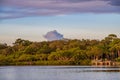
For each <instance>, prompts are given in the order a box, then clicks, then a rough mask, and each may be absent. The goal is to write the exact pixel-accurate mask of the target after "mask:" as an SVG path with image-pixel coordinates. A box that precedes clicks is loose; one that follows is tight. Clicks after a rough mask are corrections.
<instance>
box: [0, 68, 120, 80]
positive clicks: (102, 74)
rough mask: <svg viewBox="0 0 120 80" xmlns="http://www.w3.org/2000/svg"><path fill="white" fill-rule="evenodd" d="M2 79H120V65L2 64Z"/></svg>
mask: <svg viewBox="0 0 120 80" xmlns="http://www.w3.org/2000/svg"><path fill="white" fill-rule="evenodd" d="M0 80H120V67H93V66H1V67H0Z"/></svg>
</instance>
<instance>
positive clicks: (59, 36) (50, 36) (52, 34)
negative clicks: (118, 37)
mask: <svg viewBox="0 0 120 80" xmlns="http://www.w3.org/2000/svg"><path fill="white" fill-rule="evenodd" d="M44 38H46V39H47V40H48V41H53V40H61V39H63V35H62V34H60V33H58V32H57V31H56V30H53V31H50V32H47V34H46V35H44Z"/></svg>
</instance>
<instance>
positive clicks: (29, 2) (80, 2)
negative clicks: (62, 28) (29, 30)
mask: <svg viewBox="0 0 120 80" xmlns="http://www.w3.org/2000/svg"><path fill="white" fill-rule="evenodd" d="M117 1H118V0H116V2H115V0H3V1H2V2H1V3H0V6H1V8H0V10H1V13H0V14H2V15H0V18H1V19H7V18H19V17H28V16H46V15H49V16H50V15H62V14H75V13H120V10H119V9H120V7H119V3H117ZM118 2H119V1H118ZM7 8H9V9H7ZM3 14H4V16H3ZM5 15H6V16H5Z"/></svg>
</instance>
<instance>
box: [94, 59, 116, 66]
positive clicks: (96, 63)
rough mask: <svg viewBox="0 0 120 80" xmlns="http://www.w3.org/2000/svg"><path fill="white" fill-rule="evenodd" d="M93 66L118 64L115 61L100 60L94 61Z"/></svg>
mask: <svg viewBox="0 0 120 80" xmlns="http://www.w3.org/2000/svg"><path fill="white" fill-rule="evenodd" d="M92 65H96V66H115V65H116V63H115V62H114V61H100V60H97V61H96V60H94V61H92Z"/></svg>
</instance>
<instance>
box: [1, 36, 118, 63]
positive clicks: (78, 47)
mask: <svg viewBox="0 0 120 80" xmlns="http://www.w3.org/2000/svg"><path fill="white" fill-rule="evenodd" d="M92 60H101V61H105V60H111V61H117V62H120V38H118V37H117V35H115V34H109V35H108V36H107V37H105V38H104V39H103V40H90V39H82V40H78V39H73V40H71V39H64V40H56V41H42V42H32V41H29V40H24V39H21V38H19V39H16V41H15V42H14V43H13V45H12V46H8V45H7V44H5V43H4V44H2V43H1V44H0V65H91V61H92Z"/></svg>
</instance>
